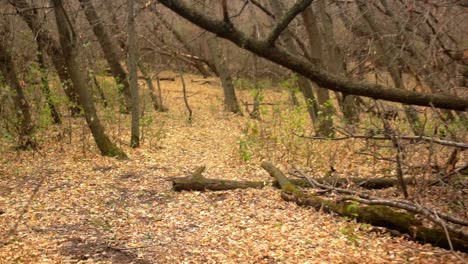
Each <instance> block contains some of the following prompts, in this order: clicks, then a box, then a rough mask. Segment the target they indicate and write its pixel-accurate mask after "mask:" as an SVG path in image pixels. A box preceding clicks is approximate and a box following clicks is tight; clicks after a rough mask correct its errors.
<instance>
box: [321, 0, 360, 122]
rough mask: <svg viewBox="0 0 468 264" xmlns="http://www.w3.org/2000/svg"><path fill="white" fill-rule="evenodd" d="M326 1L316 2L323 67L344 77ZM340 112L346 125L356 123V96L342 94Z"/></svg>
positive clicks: (342, 60)
mask: <svg viewBox="0 0 468 264" xmlns="http://www.w3.org/2000/svg"><path fill="white" fill-rule="evenodd" d="M326 5H327V0H319V1H317V13H318V15H319V18H320V21H321V22H322V23H321V24H322V27H323V30H322V34H321V36H322V37H323V40H324V43H326V45H325V48H326V50H327V58H326V59H324V60H323V61H324V64H325V67H326V68H327V70H328V71H330V72H331V73H333V74H337V75H345V69H344V59H343V56H342V54H341V51H340V49H339V48H338V45H337V44H336V41H335V34H334V32H333V21H332V18H331V17H330V15H329V14H328V13H327V11H326ZM338 102H339V103H340V106H341V110H342V112H343V115H344V117H345V120H346V122H347V123H348V124H353V123H356V122H357V121H359V120H358V115H359V113H358V111H357V107H356V96H353V95H347V94H343V95H342V99H341V100H338Z"/></svg>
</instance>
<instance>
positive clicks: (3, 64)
mask: <svg viewBox="0 0 468 264" xmlns="http://www.w3.org/2000/svg"><path fill="white" fill-rule="evenodd" d="M2 37H3V38H5V36H2ZM5 44H6V41H4V40H2V41H0V72H1V73H2V75H3V77H4V78H5V80H6V81H7V83H8V85H9V86H10V88H11V89H12V90H13V94H12V97H13V102H14V104H15V108H16V117H17V119H18V123H19V128H18V135H19V140H18V148H19V149H23V150H26V149H36V148H37V143H36V140H35V139H34V124H33V121H32V118H31V109H30V106H29V103H28V101H27V99H26V96H25V94H24V91H23V87H22V86H21V84H20V82H19V81H18V76H17V73H16V69H15V65H14V63H13V60H12V58H11V53H10V50H9V49H8V47H7V46H5Z"/></svg>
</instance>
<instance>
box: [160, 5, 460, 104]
mask: <svg viewBox="0 0 468 264" xmlns="http://www.w3.org/2000/svg"><path fill="white" fill-rule="evenodd" d="M159 2H160V3H162V4H163V5H164V6H166V7H167V8H169V9H171V10H172V11H174V12H175V13H177V14H178V15H180V16H182V17H183V18H185V19H187V20H188V21H190V22H192V23H193V24H195V25H197V26H199V27H201V28H203V29H205V30H208V31H210V32H212V33H214V34H216V35H218V36H219V37H222V38H224V39H227V40H230V41H231V42H233V43H235V44H236V45H238V46H239V47H241V48H244V49H246V50H249V51H251V52H252V53H255V54H256V55H258V56H260V57H263V58H265V59H267V60H270V61H272V62H275V63H277V64H279V65H281V66H283V67H285V68H288V69H290V70H292V71H294V72H297V73H299V74H301V75H303V76H305V77H307V78H309V79H311V80H313V81H314V82H315V83H317V84H318V85H320V86H321V87H323V88H327V89H330V90H333V91H338V92H343V93H346V94H350V95H360V96H365V97H370V98H374V99H381V100H386V101H392V102H399V103H404V104H411V105H421V106H434V107H437V108H445V109H452V110H458V111H467V110H468V99H464V98H458V97H455V96H450V95H443V94H426V93H420V92H415V91H408V90H401V89H396V88H394V87H387V86H382V85H379V84H371V83H367V82H359V81H353V80H350V79H348V78H345V77H342V76H335V75H333V74H330V73H328V72H326V71H325V70H324V69H323V68H321V67H320V66H318V65H316V64H313V63H311V62H310V61H308V60H307V59H306V58H304V57H301V56H297V55H294V54H291V53H289V52H287V51H286V50H285V49H283V48H281V47H277V46H269V45H268V44H267V43H266V42H265V41H259V40H256V39H254V38H251V37H248V36H247V35H246V34H244V33H243V32H241V31H239V30H238V29H236V28H235V26H234V25H233V24H227V23H225V22H223V21H222V20H219V19H214V18H212V17H210V16H208V15H205V14H203V13H202V12H200V11H197V10H194V9H193V8H192V7H191V6H188V5H187V4H185V3H184V2H182V1H179V0H159Z"/></svg>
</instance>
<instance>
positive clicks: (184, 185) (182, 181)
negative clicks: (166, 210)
mask: <svg viewBox="0 0 468 264" xmlns="http://www.w3.org/2000/svg"><path fill="white" fill-rule="evenodd" d="M198 170H199V168H198V169H196V172H194V173H192V175H191V176H189V177H176V178H173V179H172V189H173V190H174V191H206V190H210V191H226V190H234V189H247V188H255V189H261V188H263V187H265V186H273V187H279V184H278V182H276V181H234V180H223V179H209V178H205V177H203V176H202V175H201V173H202V172H203V170H202V171H201V172H198ZM193 175H197V177H194V176H193ZM288 180H289V181H290V182H291V183H293V184H294V185H296V186H300V187H311V185H310V183H309V182H308V181H307V180H306V179H290V178H289V179H288ZM314 180H315V181H317V182H318V183H320V184H327V185H330V186H337V187H340V186H341V187H343V186H347V185H355V186H360V187H362V188H366V189H385V188H389V187H393V186H396V185H397V184H398V182H397V180H396V179H394V178H378V179H366V178H336V177H324V178H314ZM406 181H407V183H409V184H411V183H414V179H413V178H407V179H406Z"/></svg>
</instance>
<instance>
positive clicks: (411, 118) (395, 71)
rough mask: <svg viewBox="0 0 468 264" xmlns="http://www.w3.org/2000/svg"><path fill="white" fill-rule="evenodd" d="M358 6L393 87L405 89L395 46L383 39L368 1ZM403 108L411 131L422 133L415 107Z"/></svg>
mask: <svg viewBox="0 0 468 264" xmlns="http://www.w3.org/2000/svg"><path fill="white" fill-rule="evenodd" d="M358 7H359V10H360V12H361V14H362V17H363V18H364V20H365V21H366V22H367V24H368V25H369V27H370V29H371V33H373V34H372V35H377V39H378V53H379V55H380V56H382V59H383V62H384V63H385V64H386V66H387V69H388V72H389V74H390V77H391V78H392V80H393V83H394V84H395V87H396V88H398V89H403V90H404V89H405V84H404V81H403V76H402V72H401V70H400V69H399V66H400V65H397V63H398V62H399V61H400V59H399V56H398V54H397V51H398V49H397V47H394V45H392V43H391V40H388V39H384V34H383V32H382V29H381V28H380V26H379V25H378V24H377V22H376V20H375V16H374V15H373V13H372V11H371V10H370V8H369V6H368V3H367V2H365V1H363V0H359V1H358ZM403 107H404V110H405V114H406V118H407V119H408V122H409V123H410V125H411V128H412V130H413V133H414V134H415V135H422V133H423V131H422V128H421V122H420V120H419V117H418V114H417V111H416V109H415V108H414V107H413V106H411V105H404V106H403Z"/></svg>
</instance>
